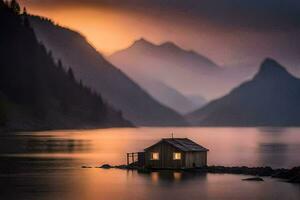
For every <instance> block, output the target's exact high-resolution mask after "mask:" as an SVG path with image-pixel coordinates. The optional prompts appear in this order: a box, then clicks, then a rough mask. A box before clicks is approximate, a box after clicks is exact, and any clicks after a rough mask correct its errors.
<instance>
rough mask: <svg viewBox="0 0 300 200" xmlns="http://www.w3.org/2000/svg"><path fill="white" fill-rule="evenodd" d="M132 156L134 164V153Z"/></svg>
mask: <svg viewBox="0 0 300 200" xmlns="http://www.w3.org/2000/svg"><path fill="white" fill-rule="evenodd" d="M131 156H132V163H134V153H132V154H131Z"/></svg>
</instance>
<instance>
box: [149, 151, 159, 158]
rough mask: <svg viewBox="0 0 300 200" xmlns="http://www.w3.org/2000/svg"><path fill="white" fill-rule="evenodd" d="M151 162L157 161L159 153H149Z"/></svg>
mask: <svg viewBox="0 0 300 200" xmlns="http://www.w3.org/2000/svg"><path fill="white" fill-rule="evenodd" d="M151 160H159V153H158V152H153V153H151Z"/></svg>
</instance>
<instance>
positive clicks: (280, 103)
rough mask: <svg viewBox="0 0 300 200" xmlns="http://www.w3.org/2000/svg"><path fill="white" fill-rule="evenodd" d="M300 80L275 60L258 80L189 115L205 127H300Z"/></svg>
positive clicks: (264, 67) (263, 67)
mask: <svg viewBox="0 0 300 200" xmlns="http://www.w3.org/2000/svg"><path fill="white" fill-rule="evenodd" d="M299 102H300V79H298V78H296V77H294V76H292V75H291V74H290V73H288V72H287V70H286V69H285V68H284V67H283V66H281V65H280V64H278V63H277V62H276V61H274V60H272V59H266V60H265V61H264V62H263V63H262V65H261V67H260V70H259V72H258V73H257V74H256V75H255V77H254V78H253V79H252V80H250V81H248V82H245V83H243V84H241V85H240V86H239V87H237V88H235V89H234V90H232V91H231V92H230V93H229V94H228V95H225V96H223V97H222V98H219V99H216V100H214V101H212V102H210V103H209V104H207V105H206V106H205V107H203V108H201V109H199V110H197V111H195V112H193V113H191V114H190V115H188V118H189V120H190V121H191V122H192V123H194V124H195V125H204V126H300V103H299Z"/></svg>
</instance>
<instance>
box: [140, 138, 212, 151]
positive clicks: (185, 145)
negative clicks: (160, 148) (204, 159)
mask: <svg viewBox="0 0 300 200" xmlns="http://www.w3.org/2000/svg"><path fill="white" fill-rule="evenodd" d="M161 142H166V143H168V144H170V145H171V146H173V147H175V148H176V149H179V150H181V151H185V152H191V151H192V152H195V151H198V152H200V151H209V150H208V149H207V148H205V147H203V146H201V145H199V144H197V143H196V142H194V141H192V140H190V139H188V138H163V139H162V140H160V141H159V142H157V143H155V144H154V145H152V146H150V147H148V148H146V149H145V151H146V150H148V149H150V148H151V147H153V146H155V145H157V144H159V143H161Z"/></svg>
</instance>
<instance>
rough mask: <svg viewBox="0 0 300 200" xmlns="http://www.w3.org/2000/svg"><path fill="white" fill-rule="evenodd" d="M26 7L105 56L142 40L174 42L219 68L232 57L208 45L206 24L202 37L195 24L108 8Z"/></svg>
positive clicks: (216, 40)
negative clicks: (73, 32)
mask: <svg viewBox="0 0 300 200" xmlns="http://www.w3.org/2000/svg"><path fill="white" fill-rule="evenodd" d="M25 2H26V1H25ZM23 6H26V7H27V10H28V12H29V13H31V14H36V15H40V16H45V17H48V18H51V19H52V20H54V21H55V22H57V23H58V24H60V25H62V26H65V27H68V28H71V29H73V30H76V31H78V32H80V33H82V34H83V35H84V36H86V38H87V39H88V41H89V42H90V43H91V44H92V45H93V46H94V47H95V48H96V49H97V50H99V51H100V52H102V53H103V54H105V55H110V54H112V53H113V52H115V51H118V50H121V49H123V48H126V47H128V46H130V45H131V44H132V43H133V42H134V41H135V40H137V39H140V38H142V37H143V38H146V39H147V40H149V41H151V42H154V43H157V44H158V43H162V42H166V41H173V42H175V43H176V44H178V45H180V46H181V47H183V48H186V49H189V50H190V49H194V50H197V51H198V52H200V53H202V54H204V55H208V56H210V57H211V58H212V59H215V60H216V62H219V64H222V62H223V58H222V55H223V57H224V58H226V55H230V54H231V53H230V52H226V53H225V54H224V52H223V51H219V52H218V51H216V50H215V49H214V48H211V45H209V43H211V39H209V36H210V35H211V34H210V33H209V29H208V27H205V26H206V25H205V24H203V28H205V29H206V31H205V32H200V33H199V31H198V30H197V29H198V28H202V27H197V28H196V27H193V26H192V25H191V24H192V23H193V22H192V21H188V22H187V21H184V20H182V21H181V22H180V21H179V20H177V21H174V20H173V19H168V18H160V16H157V17H154V18H153V17H152V18H151V17H149V16H148V17H147V16H143V15H141V14H138V13H136V12H128V11H126V10H118V9H111V8H108V7H105V8H101V7H97V8H92V7H83V6H73V7H72V6H68V7H64V6H60V7H50V8H49V7H41V6H36V5H34V4H30V3H24V2H23ZM170 22H171V23H170ZM191 27H192V28H191ZM216 32H218V31H216ZM222 34H224V33H222ZM195 38H196V40H195ZM214 41H215V42H217V43H218V42H219V41H218V39H214ZM199 47H200V48H199ZM204 47H205V48H204ZM217 55H219V56H217ZM224 62H225V60H224Z"/></svg>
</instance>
